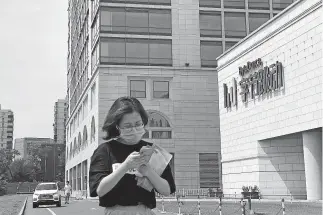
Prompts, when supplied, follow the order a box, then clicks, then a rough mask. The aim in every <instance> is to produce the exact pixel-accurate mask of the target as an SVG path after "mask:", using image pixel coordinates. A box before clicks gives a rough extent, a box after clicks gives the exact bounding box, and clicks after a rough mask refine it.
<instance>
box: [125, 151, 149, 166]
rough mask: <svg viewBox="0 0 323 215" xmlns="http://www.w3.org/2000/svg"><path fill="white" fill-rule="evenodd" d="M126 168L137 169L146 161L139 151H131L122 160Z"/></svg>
mask: <svg viewBox="0 0 323 215" xmlns="http://www.w3.org/2000/svg"><path fill="white" fill-rule="evenodd" d="M124 163H125V165H126V166H127V169H128V170H130V169H138V168H139V167H140V166H141V165H144V164H147V161H146V159H145V157H144V156H143V155H141V154H140V153H139V152H132V153H131V154H130V155H129V156H128V157H127V158H126V160H125V161H124Z"/></svg>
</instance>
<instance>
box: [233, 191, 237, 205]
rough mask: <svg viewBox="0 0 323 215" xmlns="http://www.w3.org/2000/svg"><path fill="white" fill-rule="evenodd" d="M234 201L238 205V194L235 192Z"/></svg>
mask: <svg viewBox="0 0 323 215" xmlns="http://www.w3.org/2000/svg"><path fill="white" fill-rule="evenodd" d="M234 201H235V203H237V192H234Z"/></svg>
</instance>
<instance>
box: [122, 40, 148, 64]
mask: <svg viewBox="0 0 323 215" xmlns="http://www.w3.org/2000/svg"><path fill="white" fill-rule="evenodd" d="M148 52H149V41H146V40H142V39H127V42H126V58H127V59H126V61H127V63H129V64H133V65H149V56H148Z"/></svg>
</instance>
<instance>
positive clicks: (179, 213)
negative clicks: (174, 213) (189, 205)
mask: <svg viewBox="0 0 323 215" xmlns="http://www.w3.org/2000/svg"><path fill="white" fill-rule="evenodd" d="M177 203H178V215H181V203H180V202H179V199H177Z"/></svg>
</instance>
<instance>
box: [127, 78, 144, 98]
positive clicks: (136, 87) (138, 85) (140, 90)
mask: <svg viewBox="0 0 323 215" xmlns="http://www.w3.org/2000/svg"><path fill="white" fill-rule="evenodd" d="M130 96H132V97H136V98H146V81H144V80H131V81H130Z"/></svg>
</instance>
